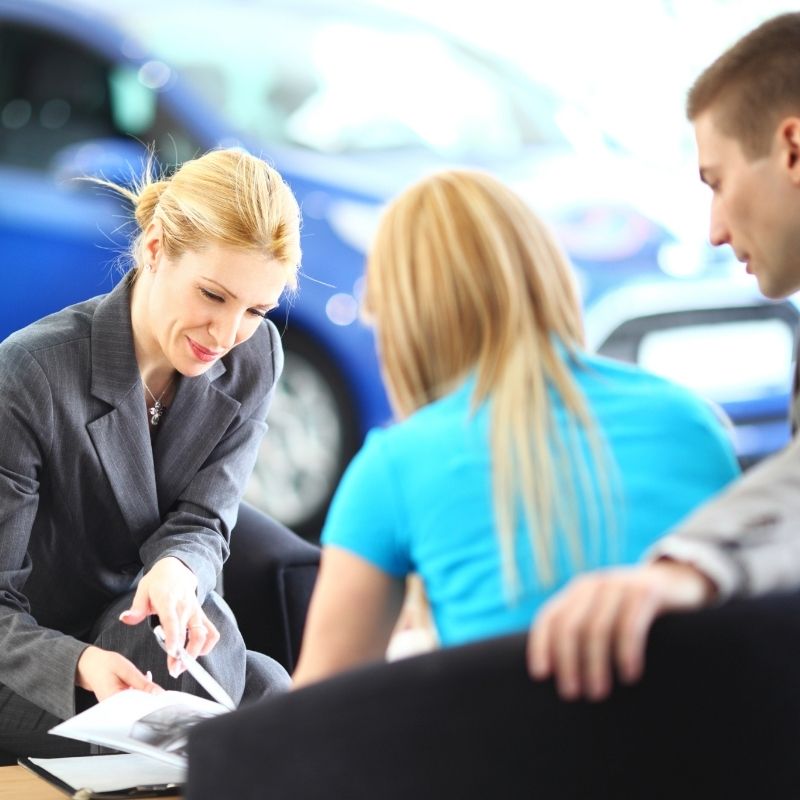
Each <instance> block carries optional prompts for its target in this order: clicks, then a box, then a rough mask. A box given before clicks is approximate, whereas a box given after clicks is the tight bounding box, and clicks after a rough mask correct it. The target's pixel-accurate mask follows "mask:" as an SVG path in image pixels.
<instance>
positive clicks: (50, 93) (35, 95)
mask: <svg viewBox="0 0 800 800" xmlns="http://www.w3.org/2000/svg"><path fill="white" fill-rule="evenodd" d="M0 128H1V130H2V135H0V159H2V161H3V162H5V163H6V164H13V165H16V166H24V167H34V168H39V169H44V168H46V166H47V165H48V164H49V163H50V161H51V159H52V158H53V156H54V155H55V154H56V153H57V152H58V151H59V150H61V149H62V148H64V147H66V146H67V145H70V144H74V143H76V142H80V141H83V140H85V139H94V138H101V137H108V136H112V135H114V134H115V133H117V131H116V129H115V125H114V122H113V119H112V115H111V104H110V98H109V88H108V71H107V69H106V67H105V65H104V64H103V63H101V61H100V60H99V59H98V58H97V57H95V56H94V55H93V54H92V53H90V52H87V51H86V50H84V49H82V48H80V47H79V46H78V45H77V44H75V43H74V42H71V41H67V40H65V39H61V38H59V37H57V36H53V35H51V34H48V33H45V32H42V31H39V30H36V29H34V28H29V27H24V26H17V25H13V24H12V25H8V24H7V25H4V26H2V27H0Z"/></svg>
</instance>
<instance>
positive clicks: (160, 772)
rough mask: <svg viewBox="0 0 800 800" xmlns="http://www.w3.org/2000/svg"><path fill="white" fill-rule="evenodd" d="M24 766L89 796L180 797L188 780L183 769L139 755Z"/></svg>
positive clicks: (34, 762) (38, 761)
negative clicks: (121, 794)
mask: <svg viewBox="0 0 800 800" xmlns="http://www.w3.org/2000/svg"><path fill="white" fill-rule="evenodd" d="M20 763H21V764H22V766H25V767H27V768H28V769H32V770H33V771H34V772H35V773H36V774H37V775H39V777H41V778H44V779H45V780H47V781H49V782H51V783H55V784H56V785H57V786H59V788H61V789H62V790H63V789H67V790H70V791H71V793H72V794H76V793H78V792H79V791H80V790H84V791H85V793H86V796H87V797H91V796H93V795H97V794H98V793H101V792H125V793H129V794H130V796H131V797H135V796H136V795H137V794H141V795H143V796H146V795H148V794H149V795H150V796H153V795H154V794H156V793H158V794H164V795H166V794H177V791H178V786H179V785H180V784H181V783H183V782H184V781H185V780H186V770H185V768H183V767H178V766H174V765H172V764H166V763H164V762H163V761H157V760H155V759H154V758H151V757H150V756H146V755H140V754H138V753H121V754H119V755H108V756H74V757H69V758H27V759H23V760H21V761H20Z"/></svg>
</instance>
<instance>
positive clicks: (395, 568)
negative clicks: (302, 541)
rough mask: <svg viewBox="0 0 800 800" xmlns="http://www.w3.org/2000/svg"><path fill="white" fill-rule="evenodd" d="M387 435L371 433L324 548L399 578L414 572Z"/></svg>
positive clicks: (333, 511)
mask: <svg viewBox="0 0 800 800" xmlns="http://www.w3.org/2000/svg"><path fill="white" fill-rule="evenodd" d="M385 436H386V432H385V431H373V432H372V433H370V434H369V436H368V437H367V440H366V441H365V443H364V446H363V448H362V449H361V450H360V451H359V453H358V454H357V455H356V456H355V458H354V459H353V460H352V462H351V463H350V465H349V466H348V468H347V470H346V471H345V473H344V476H343V477H342V480H341V482H340V484H339V487H338V488H337V490H336V493H335V495H334V498H333V501H332V503H331V507H330V510H329V511H328V517H327V519H326V520H325V526H324V528H323V531H322V543H323V544H324V545H335V546H336V547H342V548H344V549H345V550H349V551H351V552H352V553H355V554H356V555H358V556H361V558H364V559H365V560H367V561H369V562H370V563H372V564H374V565H375V566H376V567H378V568H379V569H382V570H384V571H385V572H388V573H389V574H390V575H393V576H395V577H405V576H406V575H407V574H408V573H409V572H413V565H412V563H411V557H410V551H409V546H408V543H407V539H406V535H405V534H406V531H405V530H404V528H405V526H404V525H403V523H402V515H401V509H400V496H401V492H400V490H399V489H400V487H399V486H398V483H397V478H396V476H395V475H394V474H393V469H392V464H391V462H390V458H389V452H388V450H389V448H388V446H387V442H386V440H385Z"/></svg>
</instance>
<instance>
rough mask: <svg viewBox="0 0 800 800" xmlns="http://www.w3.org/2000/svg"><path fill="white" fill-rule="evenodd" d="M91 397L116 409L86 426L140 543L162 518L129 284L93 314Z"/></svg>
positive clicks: (123, 512)
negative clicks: (136, 347) (136, 346)
mask: <svg viewBox="0 0 800 800" xmlns="http://www.w3.org/2000/svg"><path fill="white" fill-rule="evenodd" d="M92 394H93V395H94V396H95V397H97V398H98V399H100V400H102V401H103V402H105V403H107V404H109V405H110V406H112V408H111V410H110V411H109V412H108V413H107V414H105V415H103V416H101V417H98V418H97V419H95V420H92V421H90V422H89V423H87V425H86V428H87V430H88V432H89V436H90V437H91V439H92V442H93V443H94V446H95V449H96V450H97V454H98V456H99V458H100V461H101V462H102V464H103V468H104V470H105V473H106V476H107V477H108V480H109V483H110V484H111V489H112V491H113V493H114V497H115V498H116V500H117V504H118V505H119V508H120V511H121V512H122V515H123V517H124V518H125V522H126V523H127V525H128V528H129V530H130V532H131V534H132V535H133V537H134V539H135V540H136V541H137V542H140V541H141V540H142V539H143V538H145V537H146V536H148V535H149V534H150V533H152V532H153V531H154V530H155V529H156V528H157V527H158V525H159V523H160V519H159V513H158V505H157V502H156V481H155V472H154V469H153V455H152V449H151V446H150V434H149V431H148V425H147V418H146V410H145V406H144V402H143V395H142V384H141V379H140V375H139V367H138V365H137V363H136V355H135V351H134V347H133V333H132V330H131V319H130V285H129V282H128V281H127V280H123V281H122V282H121V283H120V284H119V285H118V286H117V287H116V288H115V289H114V290H113V291H112V292H111V293H110V294H109V295H108V296H107V297H106V298H105V299H104V300H103V301H101V303H100V304H99V305H98V307H97V310H96V312H95V316H94V320H93V322H92Z"/></svg>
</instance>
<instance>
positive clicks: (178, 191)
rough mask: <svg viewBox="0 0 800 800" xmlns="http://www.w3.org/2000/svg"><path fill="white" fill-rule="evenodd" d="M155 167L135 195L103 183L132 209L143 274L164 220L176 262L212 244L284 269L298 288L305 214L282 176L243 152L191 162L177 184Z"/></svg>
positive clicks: (167, 247)
mask: <svg viewBox="0 0 800 800" xmlns="http://www.w3.org/2000/svg"><path fill="white" fill-rule="evenodd" d="M151 165H152V161H151V162H150V164H148V168H147V169H146V170H145V176H144V178H143V179H142V181H141V182H140V183H139V184H138V185H137V186H135V187H134V188H132V189H128V188H126V187H123V186H119V185H117V184H114V183H110V182H109V181H102V180H101V181H97V182H98V183H101V184H102V185H105V186H107V187H109V188H111V189H112V190H114V191H115V192H118V193H119V194H121V195H122V196H123V197H125V198H127V199H128V200H129V201H130V202H131V204H132V205H133V208H134V214H135V218H136V223H137V225H138V228H139V234H138V236H136V238H135V239H134V241H133V243H132V245H131V257H132V259H133V262H134V265H135V266H136V268H137V269H138V268H140V267H141V265H142V264H143V262H144V259H143V257H142V253H141V250H142V247H143V234H144V231H146V230H147V228H148V226H149V225H150V223H151V222H153V221H154V220H156V219H157V220H159V221H160V222H161V226H162V230H163V236H162V246H163V248H164V252H165V253H166V255H167V256H169V257H170V258H177V257H179V256H180V255H182V254H183V253H185V252H186V251H187V250H191V251H197V250H202V249H203V247H204V246H206V245H208V244H211V243H216V244H222V245H228V246H230V247H235V248H241V249H244V250H255V251H258V252H261V253H265V254H266V255H267V256H269V257H270V258H272V259H274V260H275V261H277V262H278V263H279V264H280V265H281V266H283V267H285V268H286V270H287V285H288V287H289V288H290V289H295V288H296V286H297V270H298V268H299V265H300V257H301V251H300V210H299V207H298V205H297V200H296V199H295V197H294V195H293V194H292V191H291V189H290V188H289V186H288V185H287V184H286V183H285V181H284V180H283V178H282V177H281V176H280V175H279V174H278V172H277V171H276V170H274V169H273V168H272V167H270V166H269V165H268V164H266V163H265V162H264V161H262V160H261V159H260V158H256V157H255V156H252V155H250V154H249V153H246V152H244V151H243V150H239V149H223V150H212V151H210V152H208V153H206V154H205V155H203V156H201V157H200V158H196V159H192V160H191V161H186V162H184V163H183V165H182V166H181V167H180V168H179V169H178V170H177V171H176V172H175V173H174V174H173V175H171V176H170V177H156V176H154V175H153V170H152V168H151Z"/></svg>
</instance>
